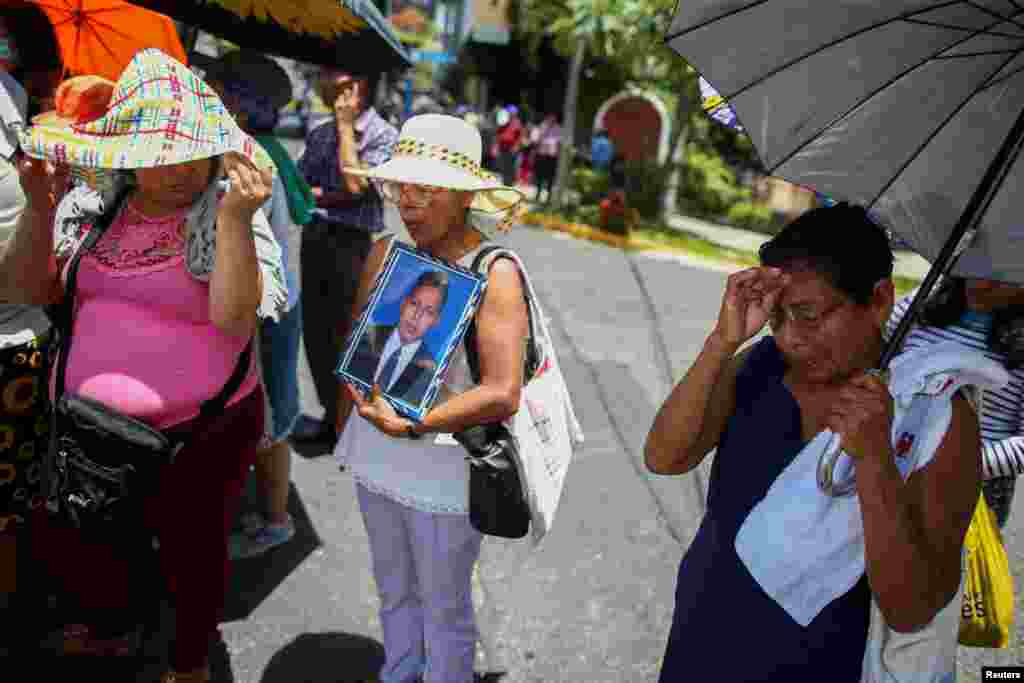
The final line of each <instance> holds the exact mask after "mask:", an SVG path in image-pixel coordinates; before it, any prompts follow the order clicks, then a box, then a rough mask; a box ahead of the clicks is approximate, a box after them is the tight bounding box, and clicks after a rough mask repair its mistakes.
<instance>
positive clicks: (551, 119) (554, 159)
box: [533, 113, 562, 203]
mask: <svg viewBox="0 0 1024 683" xmlns="http://www.w3.org/2000/svg"><path fill="white" fill-rule="evenodd" d="M561 142H562V126H561V125H559V123H558V114H556V113H551V114H548V115H547V116H545V117H544V122H543V123H541V124H540V129H539V131H538V133H537V148H536V155H537V156H536V158H535V160H534V176H535V177H536V179H537V191H536V194H534V196H533V201H535V202H539V201H540V196H541V194H542V193H543V192H544V189H545V188H547V191H548V196H547V199H545V200H544V202H545V203H547V202H550V201H551V186H552V185H553V184H554V182H555V171H556V170H557V167H558V145H559V144H560V143H561Z"/></svg>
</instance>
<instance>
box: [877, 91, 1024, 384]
mask: <svg viewBox="0 0 1024 683" xmlns="http://www.w3.org/2000/svg"><path fill="white" fill-rule="evenodd" d="M1022 146H1024V110H1022V111H1021V113H1020V114H1018V116H1017V120H1016V121H1015V122H1014V124H1013V128H1011V129H1010V133H1009V134H1008V135H1007V136H1006V139H1005V140H1003V144H1002V146H1001V147H1000V148H999V152H998V153H997V154H996V156H995V158H994V159H993V160H992V163H991V164H989V167H988V170H986V171H985V175H984V176H983V177H982V179H981V183H980V184H979V185H978V189H977V190H975V191H974V194H973V195H972V196H971V200H970V201H969V202H967V207H966V208H965V209H964V211H963V213H962V214H960V219H959V220H958V221H957V223H956V226H954V228H953V232H951V233H950V235H949V237H948V238H947V239H946V243H945V244H943V245H942V250H941V251H940V252H939V255H938V256H937V257H936V258H935V263H933V264H932V267H931V268H930V269H929V270H928V274H927V275H926V276H925V278H924V282H922V283H921V287H920V288H919V289H918V290H917V294H916V295H915V296H914V300H913V301H912V302H911V303H910V308H909V309H908V310H907V314H906V315H904V316H903V319H902V320H900V324H899V325H898V326H897V327H896V331H895V332H893V335H892V338H890V339H889V343H888V344H886V347H885V351H884V352H883V353H882V360H881V361H880V362H879V364H878V367H879V369H881V370H885V369H886V368H887V367H888V366H889V361H891V360H892V359H893V356H895V355H896V353H897V351H898V350H899V348H900V345H901V344H902V343H903V339H904V337H906V336H907V332H909V331H910V326H911V325H912V324H913V323H914V319H915V318H916V317H917V313H918V311H919V310H920V307H921V305H922V304H923V303H924V300H925V298H926V297H927V296H928V295H929V294H930V293H931V290H932V288H933V287H934V286H935V282H936V281H937V280H938V279H939V277H940V276H941V275H945V274H946V273H947V272H948V271H950V270H952V268H953V264H954V263H955V262H956V257H957V256H959V253H960V246H961V245H960V242H961V240H962V239H963V237H964V235H966V234H969V232H971V231H974V230H976V229H977V227H978V224H979V223H981V219H982V217H983V216H984V215H985V211H986V210H987V209H988V207H989V204H991V203H992V199H993V198H994V197H995V196H996V193H997V192H998V191H999V188H1001V187H1002V185H1003V181H1004V180H1005V179H1006V174H1007V173H1009V172H1010V168H1011V167H1012V166H1013V164H1014V162H1015V161H1016V160H1017V157H1019V156H1020V152H1021V147H1022Z"/></svg>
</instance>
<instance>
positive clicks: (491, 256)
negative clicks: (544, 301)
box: [465, 244, 541, 383]
mask: <svg viewBox="0 0 1024 683" xmlns="http://www.w3.org/2000/svg"><path fill="white" fill-rule="evenodd" d="M499 258H508V259H511V260H512V261H514V262H515V263H516V266H517V267H519V269H520V272H519V275H520V279H521V280H522V281H523V299H524V300H525V301H526V317H527V322H528V324H529V328H530V332H529V338H528V340H527V341H528V343H527V345H526V353H525V354H524V357H523V360H524V363H523V366H524V367H523V373H524V375H523V376H524V383H526V382H529V381H530V378H532V377H533V375H534V374H535V373H536V372H537V369H538V368H539V367H540V363H541V354H540V352H539V351H538V350H537V335H536V329H535V326H534V325H535V322H534V319H533V318H534V313H533V306H532V297H531V292H530V285H529V282H528V280H527V279H526V277H525V276H524V274H523V272H522V267H521V266H520V261H519V257H518V256H516V254H515V252H513V251H512V250H511V249H508V248H506V247H503V246H500V245H497V244H489V245H487V246H485V247H484V248H483V249H481V250H480V251H479V252H478V253H477V255H476V258H474V259H473V265H472V266H470V268H471V270H473V271H474V272H477V273H480V274H482V275H484V276H485V277H486V276H487V274H488V273H489V272H490V269H491V264H493V263H494V262H495V261H497V260H498V259H499ZM476 335H477V332H476V316H474V317H473V319H472V320H470V321H469V326H468V327H467V328H466V336H465V345H466V360H467V362H468V363H469V372H470V375H471V376H472V378H473V381H474V382H477V383H479V382H480V356H479V354H478V351H477V343H476Z"/></svg>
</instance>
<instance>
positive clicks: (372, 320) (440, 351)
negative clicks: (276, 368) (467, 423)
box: [335, 240, 487, 422]
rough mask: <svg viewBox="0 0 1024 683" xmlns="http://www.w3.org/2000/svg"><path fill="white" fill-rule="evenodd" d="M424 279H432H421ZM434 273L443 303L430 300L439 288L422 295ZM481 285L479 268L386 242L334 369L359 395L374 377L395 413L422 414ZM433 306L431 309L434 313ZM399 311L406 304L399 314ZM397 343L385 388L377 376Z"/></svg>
mask: <svg viewBox="0 0 1024 683" xmlns="http://www.w3.org/2000/svg"><path fill="white" fill-rule="evenodd" d="M424 278H426V279H427V281H428V282H432V283H434V284H423V282H424ZM439 279H441V280H445V281H446V282H447V287H446V291H447V297H446V300H444V301H443V302H439V301H437V299H438V298H440V296H441V295H434V296H425V295H424V292H425V289H429V288H434V289H435V291H441V290H439V289H437V285H436V282H437V281H438V280H439ZM486 289H487V279H486V278H485V277H483V276H482V275H480V274H479V273H474V272H473V271H470V270H468V269H466V268H463V267H461V266H458V265H453V264H451V263H447V262H445V261H442V260H441V259H438V258H436V257H434V256H432V255H430V254H428V253H426V252H425V251H422V250H420V249H416V248H415V247H412V246H410V245H408V244H405V243H403V242H399V241H397V240H394V241H392V243H391V247H390V249H389V251H388V255H387V257H386V258H385V260H384V265H383V266H382V267H381V271H380V273H379V274H378V275H377V280H376V282H375V283H374V286H373V289H372V290H371V292H370V298H369V299H368V301H367V302H366V305H365V306H364V307H363V310H362V312H361V313H360V316H359V320H358V321H357V322H356V325H355V327H354V328H353V330H352V332H351V333H350V334H349V337H348V339H347V340H346V342H345V346H344V349H343V350H342V353H341V358H340V359H339V363H338V367H337V369H336V370H335V374H336V375H337V376H338V377H339V378H341V380H343V381H345V382H348V383H350V384H352V385H353V386H355V387H356V388H357V389H359V390H361V391H362V392H363V393H364V395H367V396H368V395H369V394H370V392H371V391H372V388H373V386H372V385H373V383H374V381H377V382H378V383H380V384H381V395H382V396H383V397H384V398H385V399H386V400H387V401H388V403H390V404H391V405H392V406H393V407H394V409H395V411H396V412H398V413H399V414H401V415H404V416H405V417H408V418H409V419H411V420H414V421H416V422H420V421H422V420H423V416H424V415H426V414H427V412H429V411H430V408H431V407H432V406H433V403H434V400H435V399H436V398H437V394H438V392H439V391H440V388H441V379H442V377H443V376H444V373H445V370H446V369H447V368H448V364H449V363H450V362H451V359H452V355H453V354H454V353H455V351H456V350H457V349H458V346H459V344H461V343H462V339H463V337H464V336H465V334H466V329H467V328H468V326H469V323H470V321H471V320H472V319H473V316H474V315H476V311H477V308H478V306H479V305H480V302H481V300H482V299H483V295H484V292H485V291H486ZM418 297H419V298H422V299H423V300H422V301H421V300H420V299H419V298H418ZM421 306H423V307H424V310H426V311H428V312H427V313H426V314H423V313H421V312H420V307H421ZM435 309H439V310H436V313H435V312H434V311H435ZM403 310H406V311H407V313H406V314H405V315H406V317H405V318H403V317H402V316H403ZM424 315H429V316H430V319H431V320H434V322H433V323H432V324H431V325H430V326H429V328H428V329H427V330H426V331H425V332H423V331H422V330H420V329H419V328H418V327H416V325H417V324H418V323H417V321H419V320H424V319H425V318H424V317H423V316H424ZM410 330H414V331H413V332H410ZM416 335H422V336H419V337H418V338H417V336H416ZM409 340H412V341H409ZM400 344H408V345H405V346H401V347H399V345H400ZM398 348H403V349H408V351H406V354H405V357H404V358H402V357H401V356H400V355H396V358H402V359H401V360H398V361H396V362H395V365H394V366H392V367H391V370H390V374H391V376H392V380H391V381H390V382H389V384H390V386H389V387H387V388H385V382H384V381H383V378H382V377H381V375H382V373H383V372H384V371H385V370H387V368H388V363H389V362H390V357H391V353H393V352H394V350H395V349H398ZM412 349H415V350H414V351H413V350H412ZM385 356H387V358H385Z"/></svg>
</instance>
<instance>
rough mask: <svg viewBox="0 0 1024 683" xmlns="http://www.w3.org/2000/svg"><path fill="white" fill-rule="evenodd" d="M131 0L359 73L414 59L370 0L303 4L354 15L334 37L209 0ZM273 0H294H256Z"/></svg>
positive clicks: (230, 36)
mask: <svg viewBox="0 0 1024 683" xmlns="http://www.w3.org/2000/svg"><path fill="white" fill-rule="evenodd" d="M131 1H132V2H134V3H135V4H137V5H142V6H144V7H148V8H150V9H153V10H156V11H157V12H161V13H163V14H166V15H167V16H169V17H172V18H174V19H177V20H179V21H181V22H183V23H185V24H188V25H190V26H194V27H197V28H201V29H203V30H204V31H207V32H208V33H211V34H213V35H215V36H218V37H221V38H224V39H226V40H229V41H230V42H232V43H234V44H236V45H238V46H239V47H246V48H250V49H255V50H259V51H260V52H264V53H267V54H272V55H277V56H279V57H286V58H289V59H295V60H298V61H300V62H308V63H310V64H320V65H323V66H336V67H340V68H343V69H347V70H350V71H353V72H363V73H372V72H377V73H380V72H385V71H390V70H392V69H399V68H406V67H408V66H410V65H411V64H412V61H411V59H410V58H409V55H408V54H407V52H406V50H405V48H404V47H403V46H402V44H401V42H400V41H399V40H398V38H397V36H396V35H395V33H394V31H393V30H392V29H391V27H390V25H389V24H388V22H387V20H386V19H385V18H384V16H383V15H382V14H381V13H380V11H379V10H377V8H376V7H375V6H374V5H373V3H372V2H370V1H369V0H306V1H307V4H310V5H316V4H321V5H324V6H330V7H329V8H328V9H330V10H331V11H335V10H337V11H339V12H341V13H345V14H348V15H350V16H351V17H352V18H353V19H354V21H353V22H352V26H353V27H354V30H351V31H341V32H339V33H337V34H336V35H334V36H332V37H325V36H323V35H319V34H317V33H315V32H311V31H310V30H308V28H307V27H303V26H301V25H284V24H281V23H278V22H277V21H275V20H273V19H272V18H267V17H259V16H254V15H251V14H247V15H245V16H242V15H240V14H239V13H237V12H235V11H232V10H229V9H227V8H226V7H224V6H223V5H221V4H218V3H217V2H211V1H210V0H131ZM275 2H282V3H284V2H292V3H293V4H294V0H261V2H258V3H256V4H258V5H262V6H265V7H273V5H274V4H275Z"/></svg>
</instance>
